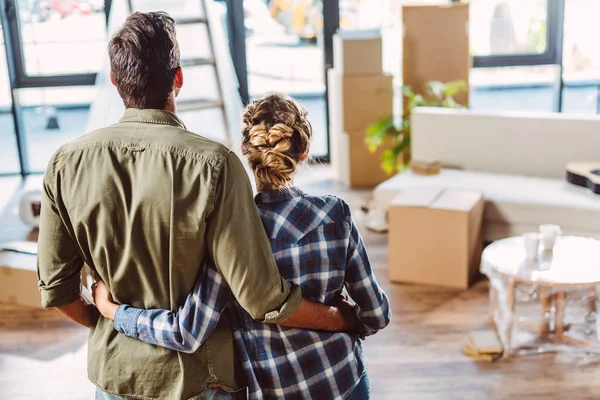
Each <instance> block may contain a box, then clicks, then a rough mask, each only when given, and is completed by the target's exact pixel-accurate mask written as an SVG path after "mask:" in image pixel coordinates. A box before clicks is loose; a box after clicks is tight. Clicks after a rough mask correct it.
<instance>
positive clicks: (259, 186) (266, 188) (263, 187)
mask: <svg viewBox="0 0 600 400" xmlns="http://www.w3.org/2000/svg"><path fill="white" fill-rule="evenodd" d="M292 186H294V182H292V181H290V182H289V183H288V184H287V185H285V186H279V187H272V186H270V185H265V184H264V183H262V182H258V181H256V190H257V191H258V192H268V191H270V190H282V189H287V188H291V187H292Z"/></svg>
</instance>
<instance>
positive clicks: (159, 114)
mask: <svg viewBox="0 0 600 400" xmlns="http://www.w3.org/2000/svg"><path fill="white" fill-rule="evenodd" d="M119 122H120V123H123V122H141V123H146V124H159V125H171V126H176V127H178V128H182V129H186V128H185V125H184V124H183V122H182V121H181V120H180V119H179V117H177V115H175V114H173V113H172V112H170V111H165V110H155V109H150V108H147V109H140V108H128V109H127V110H125V113H124V114H123V117H122V118H121V119H120V120H119Z"/></svg>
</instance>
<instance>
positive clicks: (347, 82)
mask: <svg viewBox="0 0 600 400" xmlns="http://www.w3.org/2000/svg"><path fill="white" fill-rule="evenodd" d="M328 79H329V121H330V123H331V127H332V128H333V129H337V130H338V131H339V132H353V131H364V130H365V129H366V128H367V127H368V126H370V125H372V124H374V123H375V122H377V121H379V120H380V119H382V118H385V117H389V116H390V115H392V113H393V105H394V91H393V78H392V76H391V75H353V76H347V75H342V74H340V73H339V71H337V70H335V69H330V70H329V71H328Z"/></svg>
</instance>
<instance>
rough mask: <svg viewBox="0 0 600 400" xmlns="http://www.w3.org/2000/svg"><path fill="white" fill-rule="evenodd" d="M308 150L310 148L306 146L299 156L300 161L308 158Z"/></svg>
mask: <svg viewBox="0 0 600 400" xmlns="http://www.w3.org/2000/svg"><path fill="white" fill-rule="evenodd" d="M309 151H310V148H307V149H306V151H305V152H304V154H302V155H301V156H300V162H304V161H306V160H307V159H308V153H309Z"/></svg>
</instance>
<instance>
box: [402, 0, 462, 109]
mask: <svg viewBox="0 0 600 400" xmlns="http://www.w3.org/2000/svg"><path fill="white" fill-rule="evenodd" d="M402 25H403V32H404V38H403V41H402V81H403V83H404V85H408V86H410V87H412V88H413V90H414V91H416V92H417V93H422V92H423V90H422V89H423V87H424V86H425V84H426V83H427V82H431V81H441V82H450V81H455V80H463V81H465V82H469V71H470V70H471V65H472V57H471V55H470V49H469V4H468V3H451V4H450V3H449V4H444V5H427V6H404V7H402ZM455 100H456V102H457V103H459V104H462V105H467V104H468V103H469V89H468V87H467V90H466V91H465V92H464V93H461V94H459V95H457V96H455Z"/></svg>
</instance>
